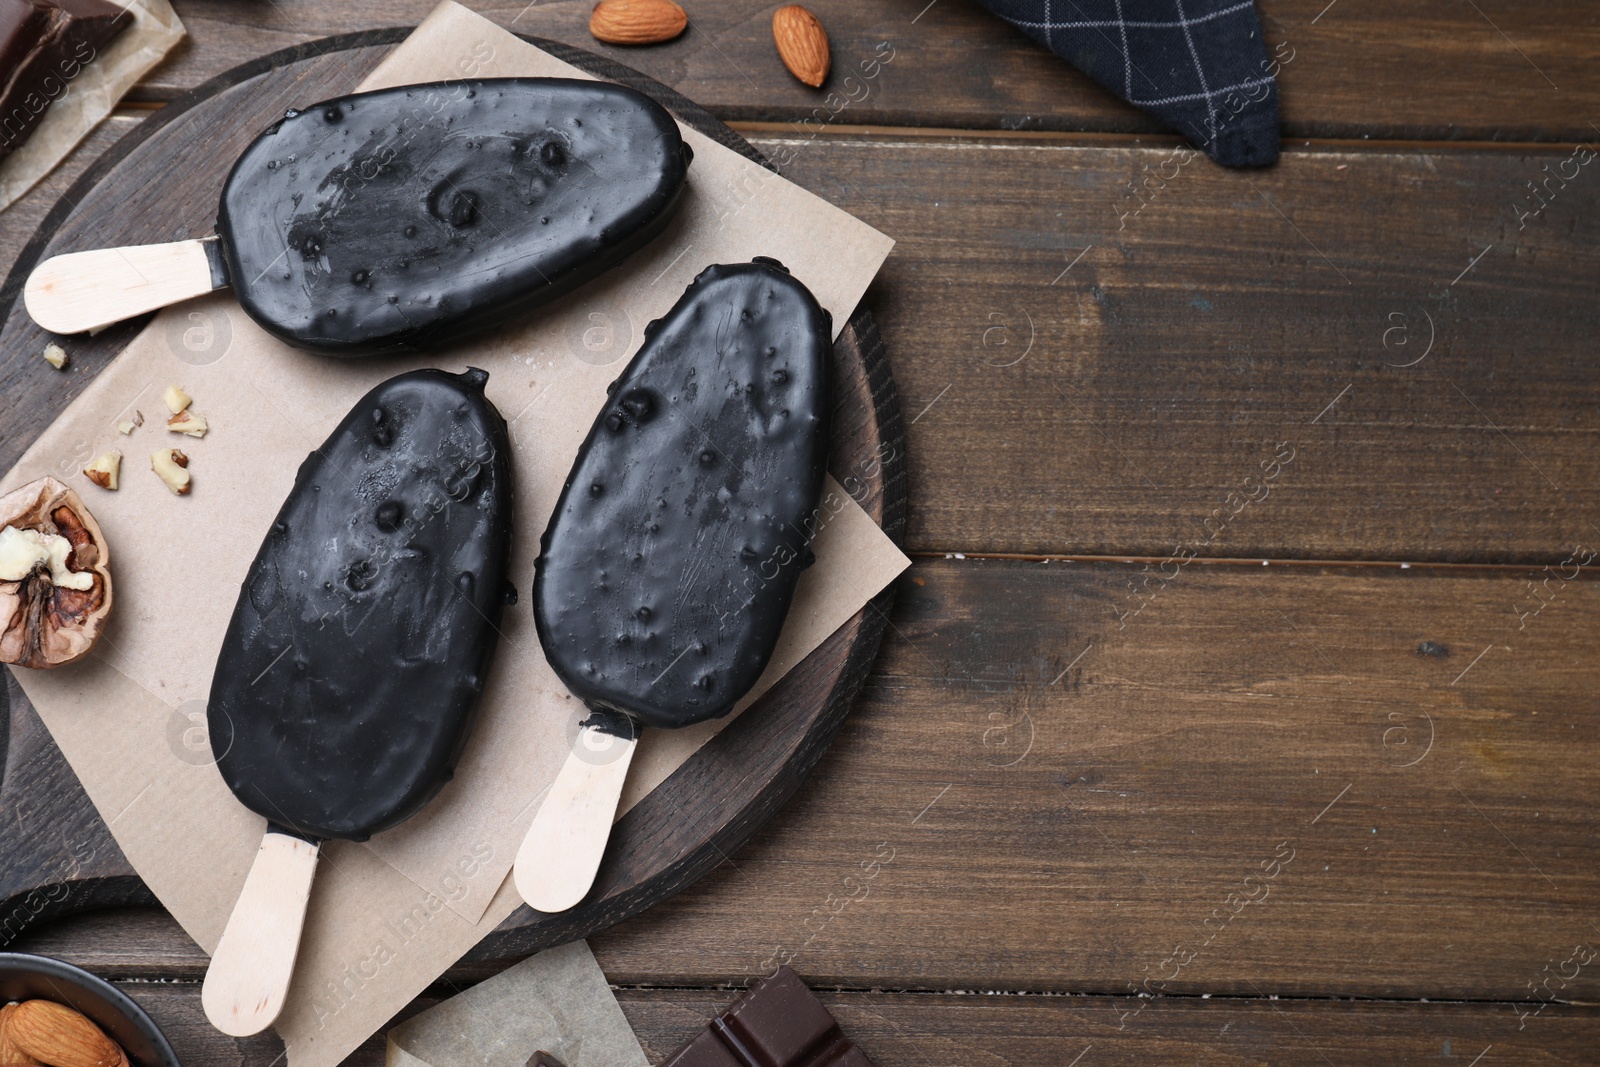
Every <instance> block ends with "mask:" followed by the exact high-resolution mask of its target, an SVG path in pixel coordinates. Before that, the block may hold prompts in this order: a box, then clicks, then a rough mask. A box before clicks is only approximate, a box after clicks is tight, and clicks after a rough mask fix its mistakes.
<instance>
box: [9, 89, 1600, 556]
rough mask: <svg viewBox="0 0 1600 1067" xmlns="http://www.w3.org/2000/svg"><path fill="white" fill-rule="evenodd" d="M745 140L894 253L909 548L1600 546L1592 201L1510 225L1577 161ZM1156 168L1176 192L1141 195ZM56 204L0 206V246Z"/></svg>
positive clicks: (1330, 552) (1390, 552)
mask: <svg viewBox="0 0 1600 1067" xmlns="http://www.w3.org/2000/svg"><path fill="white" fill-rule="evenodd" d="M117 123H118V125H117V126H116V127H115V128H116V129H117V130H123V129H126V128H128V120H117ZM101 136H102V134H99V133H97V135H96V137H97V138H100V137H101ZM757 144H758V146H759V147H760V148H761V149H762V150H763V151H765V152H767V153H768V154H769V155H772V156H775V157H778V158H783V159H788V160H789V161H790V162H789V163H788V165H787V167H786V170H787V172H788V173H789V174H790V175H791V176H792V177H794V178H795V179H797V180H798V181H800V182H801V183H802V184H805V185H807V186H808V187H810V188H812V189H815V190H816V191H818V192H819V193H821V194H822V195H824V196H827V197H829V198H831V199H833V200H835V201H836V202H838V203H839V204H841V205H842V206H843V207H845V208H847V209H849V210H851V211H854V212H855V213H857V214H858V215H860V216H861V217H862V218H864V219H866V220H867V221H868V222H871V223H873V224H874V225H876V226H878V227H880V228H881V229H883V230H884V231H885V232H888V233H889V234H891V235H892V236H894V237H895V238H896V239H897V240H898V241H899V245H898V247H897V250H896V252H895V254H894V255H893V256H892V257H891V258H890V260H889V263H888V265H887V267H886V268H885V271H884V273H883V275H882V276H881V278H880V279H879V281H878V283H877V284H876V285H875V286H874V288H873V290H872V291H871V292H870V293H869V296H868V306H870V307H871V308H873V309H874V311H875V312H876V314H877V315H878V318H879V322H880V324H881V326H882V329H883V332H884V336H885V337H886V339H887V341H888V344H889V348H890V350H891V352H892V353H893V355H892V357H891V358H892V361H893V365H894V370H895V376H896V379H897V384H898V387H899V389H900V394H901V403H902V408H903V410H904V412H905V418H906V421H907V423H908V424H909V433H908V438H909V451H908V457H909V464H910V470H911V485H912V499H913V500H914V501H915V506H914V507H913V508H912V510H911V525H910V534H909V544H910V547H911V548H912V549H913V550H919V551H927V552H944V551H963V552H1016V553H1042V554H1065V555H1111V556H1120V555H1135V556H1152V557H1155V558H1156V559H1158V560H1160V559H1163V558H1165V557H1167V556H1169V555H1172V554H1175V553H1189V554H1194V555H1198V556H1202V557H1235V558H1250V557H1255V558H1269V557H1270V558H1279V559H1282V558H1301V559H1378V560H1383V559H1388V560H1416V561H1421V560H1448V561H1461V562H1515V563H1525V564H1528V565H1529V566H1531V567H1532V568H1534V569H1538V568H1540V567H1543V566H1546V565H1555V564H1558V563H1559V562H1560V561H1561V560H1562V559H1564V558H1566V556H1567V554H1568V553H1569V552H1570V551H1571V550H1572V548H1573V547H1574V545H1575V544H1577V543H1579V542H1582V541H1584V539H1585V538H1586V537H1587V538H1590V539H1591V540H1592V539H1593V538H1594V537H1597V536H1600V530H1597V529H1596V528H1595V527H1594V526H1593V525H1591V522H1593V521H1595V517H1594V516H1592V515H1588V516H1586V514H1585V512H1584V511H1583V510H1582V508H1583V506H1584V499H1585V498H1584V495H1583V494H1584V487H1586V486H1589V485H1593V484H1595V481H1596V478H1597V476H1600V469H1597V464H1600V450H1597V449H1596V448H1595V447H1594V437H1595V434H1596V430H1597V428H1600V379H1597V378H1596V377H1595V376H1594V375H1593V374H1592V373H1590V364H1591V362H1592V359H1591V352H1590V348H1591V345H1590V336H1591V334H1592V333H1593V331H1594V329H1595V327H1596V325H1597V318H1600V315H1597V311H1596V307H1595V304H1594V301H1593V300H1592V293H1591V289H1592V286H1591V285H1590V281H1591V280H1592V279H1593V278H1594V277H1595V275H1596V270H1597V268H1600V263H1597V259H1600V253H1597V252H1596V242H1595V237H1596V235H1597V233H1600V213H1597V212H1596V211H1595V210H1594V207H1595V206H1596V201H1597V199H1600V183H1595V182H1592V181H1590V180H1589V179H1590V177H1591V175H1590V174H1589V170H1590V169H1591V168H1590V166H1589V165H1584V166H1581V167H1579V169H1578V174H1579V177H1578V178H1576V179H1574V180H1573V181H1571V182H1570V183H1568V184H1567V187H1566V188H1564V189H1563V188H1561V187H1560V185H1559V173H1558V177H1557V178H1556V179H1549V180H1550V181H1551V185H1550V189H1551V190H1552V191H1553V192H1554V197H1553V199H1551V200H1550V201H1549V203H1548V206H1547V207H1545V208H1544V209H1543V210H1542V211H1541V212H1540V213H1539V214H1538V215H1527V216H1524V215H1523V214H1521V213H1522V212H1531V211H1532V210H1533V209H1534V208H1535V207H1537V204H1538V202H1537V201H1535V200H1533V199H1532V196H1531V194H1530V193H1528V190H1527V186H1526V183H1527V182H1528V181H1530V180H1532V179H1533V178H1534V177H1541V179H1542V180H1544V179H1543V176H1544V175H1545V174H1546V172H1545V171H1544V169H1543V168H1544V167H1545V166H1546V165H1548V166H1550V167H1551V168H1552V169H1553V170H1557V171H1559V168H1560V167H1561V165H1562V164H1564V163H1565V162H1566V161H1568V160H1569V159H1571V158H1572V156H1571V153H1570V152H1568V151H1566V150H1559V151H1550V152H1537V153H1519V154H1508V153H1500V152H1491V153H1486V152H1478V151H1470V150H1464V149H1426V150H1425V149H1421V148H1414V149H1407V150H1404V151H1401V150H1393V149H1378V148H1369V149H1358V150H1344V149H1332V148H1317V149H1312V150H1303V151H1293V152H1290V153H1289V154H1287V155H1286V156H1285V158H1284V161H1283V163H1282V164H1281V165H1280V166H1279V167H1278V168H1276V169H1275V170H1273V171H1271V172H1267V173H1263V174H1255V175H1249V174H1240V173H1231V172H1224V171H1222V170H1220V169H1219V168H1215V167H1210V166H1208V165H1202V164H1200V163H1199V162H1198V161H1196V162H1193V163H1189V164H1187V165H1184V166H1181V167H1178V164H1177V162H1176V160H1174V158H1173V156H1172V154H1171V150H1170V149H1140V148H1131V147H1126V146H1103V147H1098V148H1094V149H1084V148H1075V147H1070V146H1062V145H1042V144H1021V143H1011V142H995V141H992V140H989V141H985V140H948V139H935V138H926V139H924V138H908V137H896V138H892V139H885V138H870V137H863V136H853V135H852V136H833V135H825V136H822V137H819V138H818V139H816V140H814V141H803V142H802V141H795V140H789V139H782V138H773V137H767V138H757ZM102 146H103V145H102ZM84 151H88V149H86V150H84ZM81 155H82V153H80V156H81ZM76 158H78V157H75V159H76ZM1178 158H1180V159H1181V158H1182V157H1178ZM1573 166H1578V165H1577V164H1573ZM1146 167H1149V168H1151V169H1152V171H1160V170H1163V169H1164V170H1165V171H1166V172H1167V173H1172V170H1173V168H1174V167H1177V173H1178V175H1179V176H1178V177H1176V178H1175V179H1173V180H1172V181H1171V182H1168V183H1167V187H1166V189H1165V190H1164V191H1160V192H1155V193H1148V194H1146V195H1147V197H1148V199H1147V200H1143V201H1141V200H1140V199H1139V198H1138V197H1136V196H1135V195H1134V194H1133V193H1131V192H1129V191H1128V190H1127V188H1126V183H1127V182H1128V181H1130V180H1132V179H1134V178H1138V177H1140V176H1141V175H1145V174H1147V173H1149V172H1147V171H1146V170H1144V168H1146ZM1341 167H1343V168H1344V169H1343V170H1340V169H1339V168H1341ZM1570 169H1571V168H1570V167H1569V168H1568V170H1569V172H1570ZM54 180H55V181H56V182H57V183H58V184H59V185H60V187H61V188H64V187H65V185H64V182H65V178H56V179H54ZM1519 192H1520V193H1521V194H1522V195H1523V200H1522V201H1521V205H1520V207H1518V206H1514V205H1516V204H1517V201H1516V200H1515V197H1516V196H1517V195H1518V194H1519ZM46 202H47V197H46V196H45V195H44V194H43V193H36V194H33V195H31V196H30V197H29V198H28V199H27V200H25V201H24V202H23V203H22V204H19V205H18V206H16V207H14V208H13V209H12V210H11V211H9V212H6V213H4V214H0V253H9V254H10V255H15V252H16V250H18V249H19V248H20V243H19V242H20V240H21V238H22V236H23V235H24V234H25V233H26V232H28V230H27V227H26V225H25V224H24V225H18V224H17V222H14V221H13V220H14V219H19V220H25V219H26V218H27V217H29V216H31V217H34V218H37V217H38V216H39V215H42V214H43V206H44V205H45V204H46ZM1141 204H1142V205H1143V206H1142V207H1141ZM19 212H21V213H23V214H22V215H18V214H17V213H19ZM1119 212H1121V213H1124V214H1127V213H1132V212H1137V213H1136V214H1127V217H1122V216H1120V215H1119ZM1519 223H1520V226H1519ZM1080 252H1082V253H1083V256H1082V258H1081V259H1078V258H1077V257H1078V254H1079V253H1080ZM1069 268H1070V269H1069ZM1347 281H1348V284H1347ZM1530 324H1537V328H1530ZM1030 337H1031V338H1032V347H1031V348H1030V347H1029V346H1028V341H1029V338H1030ZM1430 338H1431V339H1432V347H1431V349H1430V348H1429V347H1428V342H1429V340H1430ZM1424 353H1426V356H1425V358H1421V361H1420V362H1416V363H1415V365H1414V366H1405V365H1404V364H1408V363H1413V362H1414V361H1416V360H1418V359H1419V357H1423V354H1424ZM40 373H44V371H41V372H40ZM45 381H47V382H53V381H54V379H50V378H46V379H45ZM16 401H17V398H16V397H13V398H11V402H13V403H15V402H16ZM1280 443H1284V444H1285V447H1284V448H1280V447H1279V445H1280ZM1290 450H1292V455H1293V459H1292V461H1290V462H1288V463H1287V464H1285V463H1283V462H1282V461H1281V460H1279V459H1278V458H1277V457H1279V456H1288V455H1290V454H1291V451H1290ZM1263 467H1265V469H1263ZM1274 471H1276V473H1277V474H1278V477H1276V478H1274V479H1272V480H1271V481H1270V482H1268V481H1265V480H1264V478H1265V475H1267V474H1269V473H1272V472H1274ZM1251 497H1253V498H1254V499H1253V500H1252V499H1250V498H1251ZM1247 501H1248V502H1247Z"/></svg>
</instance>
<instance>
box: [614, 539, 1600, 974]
mask: <svg viewBox="0 0 1600 1067" xmlns="http://www.w3.org/2000/svg"><path fill="white" fill-rule="evenodd" d="M1140 577H1141V575H1140V572H1139V569H1138V568H1135V567H1127V566H1118V565H1109V564H1096V565H1083V564H1066V565H1063V564H1061V563H1048V564H1041V563H1018V562H1002V561H974V560H966V561H958V560H949V561H945V560H939V561H924V562H919V563H918V564H917V566H916V567H915V568H914V569H913V570H912V572H911V574H910V576H909V577H908V578H907V579H905V580H904V581H903V582H902V583H901V592H900V597H901V599H900V603H899V608H898V610H897V612H896V617H895V619H894V623H895V625H894V627H893V628H892V629H891V630H890V636H889V637H888V639H887V640H886V645H885V649H886V650H885V652H884V654H883V655H882V656H881V658H880V660H879V662H878V665H877V668H876V671H875V673H874V675H873V678H872V679H871V680H870V681H869V683H868V685H867V687H866V689H865V691H864V696H863V699H862V700H861V702H860V703H859V704H858V705H857V707H856V710H855V712H854V713H853V714H852V716H851V718H850V719H849V720H848V721H847V722H846V724H845V727H844V730H843V731H842V732H841V734H840V736H839V738H838V740H837V741H836V742H835V744H834V746H833V748H832V749H831V750H830V752H829V755H828V757H827V758H826V759H825V760H824V761H823V762H822V763H821V764H820V765H819V767H818V769H817V771H816V772H815V773H814V774H813V777H812V780H811V782H810V783H809V785H808V786H807V787H806V788H805V789H803V790H802V791H801V793H800V794H798V796H797V797H796V799H795V801H794V802H792V803H791V804H790V806H789V808H788V809H787V810H786V811H785V812H784V813H783V814H782V815H781V816H780V817H779V818H778V819H777V820H776V821H775V823H774V825H773V826H772V827H771V828H769V830H768V831H767V832H765V833H763V834H762V835H761V836H760V837H758V838H757V839H756V840H755V841H754V842H752V844H750V845H749V846H747V847H746V848H745V849H743V850H741V851H740V852H739V853H737V854H735V855H734V856H733V858H732V861H731V864H729V865H725V866H723V867H721V868H718V870H717V871H716V872H714V873H713V874H712V875H711V876H709V877H708V878H707V879H706V880H704V881H703V882H702V883H700V884H699V885H698V886H696V887H695V888H693V889H691V890H689V891H687V892H685V893H683V894H681V895H680V896H679V897H677V898H676V899H674V900H672V901H670V902H667V903H666V904H664V905H663V906H661V907H659V908H656V909H653V910H652V911H650V912H648V913H646V914H645V915H643V916H641V917H640V918H639V919H637V920H635V921H634V922H631V923H629V924H627V925H626V926H624V927H620V928H618V929H616V930H615V931H613V932H611V933H608V934H605V935H602V936H601V937H599V938H596V939H595V940H594V942H593V944H594V946H595V951H596V954H597V956H598V957H599V958H600V960H601V963H602V965H603V966H604V967H605V968H606V970H607V973H608V974H610V975H612V976H613V979H614V980H617V981H623V982H629V983H632V982H636V981H637V982H645V981H648V982H650V983H652V984H678V983H679V982H680V981H681V982H683V983H685V984H687V983H689V982H691V981H692V982H694V983H701V982H705V981H706V980H707V979H708V978H710V979H713V980H724V981H732V982H742V981H744V980H746V979H747V978H748V977H749V976H751V975H754V974H757V973H760V972H762V971H763V970H764V969H766V968H767V967H769V966H771V965H772V962H774V961H782V960H784V959H792V960H793V963H794V966H795V967H796V968H797V969H799V970H800V971H801V972H802V973H804V974H806V975H807V976H808V977H810V978H812V979H814V980H815V981H817V982H819V983H821V984H824V985H830V986H835V985H837V986H845V987H857V988H859V987H862V986H869V985H870V986H873V987H877V988H886V989H933V990H940V989H967V988H972V987H973V984H974V983H975V982H978V983H981V988H985V989H1016V990H1048V991H1056V992H1086V993H1103V992H1129V991H1137V990H1139V989H1142V988H1144V986H1143V983H1144V982H1145V980H1146V979H1147V978H1148V979H1149V980H1150V981H1151V982H1152V983H1153V988H1152V990H1151V991H1154V990H1164V991H1166V992H1169V993H1170V992H1184V993H1227V994H1230V995H1242V996H1251V995H1254V994H1256V993H1257V991H1258V990H1259V991H1262V992H1270V993H1275V994H1284V995H1296V996H1320V995H1338V996H1361V997H1384V998H1387V997H1401V998H1415V997H1427V998H1430V999H1444V998H1449V999H1509V998H1517V997H1531V996H1532V995H1534V994H1533V992H1532V991H1531V990H1530V985H1531V986H1532V987H1533V989H1537V988H1538V984H1539V983H1540V982H1541V981H1542V980H1543V979H1544V978H1545V976H1546V975H1547V974H1549V973H1552V972H1554V971H1557V970H1562V969H1563V968H1562V965H1563V963H1565V961H1567V960H1568V959H1569V958H1570V956H1571V953H1572V949H1573V946H1575V945H1578V944H1580V943H1587V944H1589V945H1591V946H1600V929H1597V928H1596V927H1595V926H1594V925H1593V923H1594V918H1593V906H1592V902H1593V901H1594V899H1596V896H1597V894H1600V814H1597V807H1596V804H1595V799H1596V797H1597V796H1600V769H1597V768H1600V761H1597V759H1596V756H1597V754H1600V753H1597V749H1600V738H1597V737H1596V734H1595V731H1594V730H1593V728H1592V726H1593V723H1592V717H1593V716H1592V710H1593V696H1592V694H1593V692H1595V691H1596V689H1597V687H1600V668H1597V667H1596V665H1595V661H1594V657H1593V656H1592V655H1591V654H1590V649H1589V646H1590V644H1591V643H1592V640H1591V639H1592V634H1593V633H1594V632H1595V630H1596V627H1597V626H1600V596H1597V595H1596V594H1595V586H1594V584H1593V576H1592V574H1591V573H1588V572H1585V573H1584V574H1583V576H1582V577H1581V579H1573V580H1572V581H1570V582H1566V583H1565V584H1563V582H1562V581H1560V580H1559V579H1558V580H1556V582H1555V583H1554V586H1553V587H1552V588H1551V589H1550V590H1548V591H1546V593H1545V595H1546V596H1548V597H1549V598H1550V603H1549V605H1548V606H1547V607H1545V608H1544V609H1543V611H1542V612H1541V613H1540V614H1539V615H1537V616H1531V617H1528V618H1527V619H1526V622H1527V626H1526V629H1525V630H1523V631H1518V629H1517V618H1516V616H1515V614H1514V611H1513V609H1514V608H1516V607H1518V606H1520V605H1522V604H1523V603H1524V601H1523V597H1524V593H1525V583H1524V582H1523V581H1522V580H1521V578H1520V577H1514V576H1509V575H1497V574H1490V573H1485V572H1476V571H1469V572H1466V573H1461V572H1455V571H1446V572H1442V573H1441V572H1439V571H1435V570H1422V569H1412V570H1409V571H1401V570H1399V569H1397V568H1396V569H1380V568H1315V567H1287V568H1279V567H1271V568H1260V567H1255V568H1248V567H1223V566H1215V567H1208V566H1204V565H1200V564H1193V565H1190V566H1189V567H1188V568H1185V569H1183V570H1182V571H1181V572H1180V573H1179V576H1178V577H1177V578H1176V580H1174V581H1172V582H1171V583H1170V584H1168V585H1167V586H1166V587H1165V588H1164V589H1162V588H1161V587H1160V585H1159V583H1153V584H1152V586H1151V587H1150V589H1149V590H1148V591H1147V592H1146V595H1147V596H1151V597H1153V599H1151V600H1149V602H1148V603H1147V604H1146V606H1145V607H1144V609H1143V611H1141V612H1139V613H1138V614H1131V613H1130V617H1129V618H1127V620H1126V624H1125V626H1124V625H1123V620H1122V619H1119V617H1118V616H1117V615H1116V614H1114V609H1115V610H1117V611H1122V612H1124V613H1128V612H1129V608H1130V607H1133V606H1136V602H1135V601H1134V600H1133V594H1132V593H1131V592H1130V590H1129V588H1128V583H1129V581H1130V580H1133V581H1139V580H1140ZM1119 627H1121V628H1119ZM1430 737H1431V743H1430ZM1408 764H1409V765H1408ZM1252 900H1253V901H1255V903H1249V902H1248V901H1252ZM1546 967H1549V968H1550V969H1551V970H1550V972H1547V971H1545V970H1544V968H1546ZM1565 970H1566V971H1567V976H1568V978H1569V979H1570V978H1572V972H1573V965H1571V964H1567V966H1566V967H1565ZM1579 970H1580V971H1581V974H1579V975H1578V976H1577V979H1576V980H1575V981H1570V982H1569V983H1568V985H1567V986H1566V988H1565V989H1564V990H1563V991H1562V994H1561V995H1562V996H1563V997H1566V998H1569V999H1573V1000H1580V1001H1585V1002H1593V1001H1595V1000H1596V999H1597V997H1600V979H1597V975H1600V965H1597V964H1594V963H1591V964H1589V965H1587V966H1585V967H1582V968H1579ZM980 976H981V977H980ZM1163 980H1164V981H1163Z"/></svg>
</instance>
